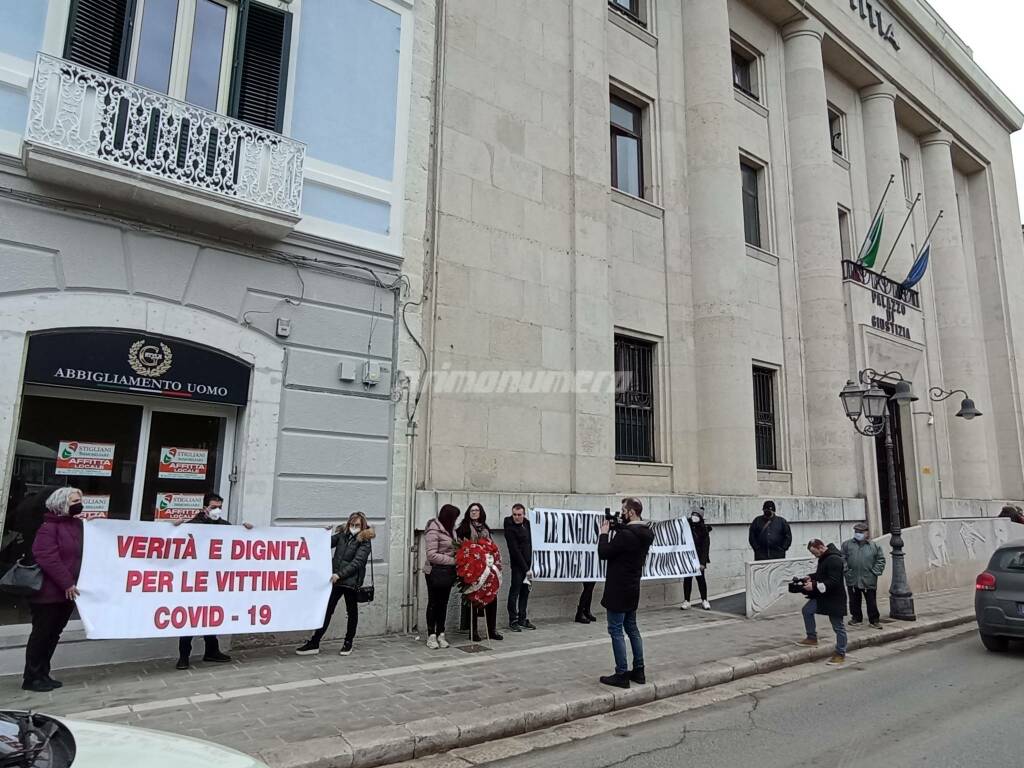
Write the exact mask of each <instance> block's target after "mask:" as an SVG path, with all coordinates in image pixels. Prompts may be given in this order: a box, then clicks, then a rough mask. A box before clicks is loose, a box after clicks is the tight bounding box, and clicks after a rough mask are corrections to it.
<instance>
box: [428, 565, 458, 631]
mask: <svg viewBox="0 0 1024 768" xmlns="http://www.w3.org/2000/svg"><path fill="white" fill-rule="evenodd" d="M434 567H435V568H436V567H437V566H434ZM433 575H434V574H433V571H431V572H430V573H428V574H425V578H426V580H427V634H428V635H441V634H444V626H445V624H446V623H447V622H448V599H449V598H450V597H451V594H452V585H451V584H437V583H435V581H434V579H432V578H431V576H433Z"/></svg>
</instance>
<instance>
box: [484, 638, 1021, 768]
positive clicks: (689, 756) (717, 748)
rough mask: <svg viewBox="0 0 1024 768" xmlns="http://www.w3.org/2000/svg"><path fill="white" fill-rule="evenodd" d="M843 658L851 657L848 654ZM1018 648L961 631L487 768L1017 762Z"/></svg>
mask: <svg viewBox="0 0 1024 768" xmlns="http://www.w3.org/2000/svg"><path fill="white" fill-rule="evenodd" d="M851 658H852V657H851ZM1022 692H1024V646H1020V645H1018V646H1017V647H1015V648H1014V649H1013V650H1011V652H1010V653H1008V654H1002V655H999V654H992V653H988V652H987V651H985V650H984V649H983V648H982V647H981V644H980V642H979V641H978V639H977V635H975V634H974V633H969V634H966V635H962V636H960V637H959V638H958V639H954V640H951V641H948V642H946V643H944V644H941V645H927V646H924V647H922V648H920V649H917V650H912V651H907V652H904V653H900V654H897V655H895V656H892V657H889V658H885V659H879V660H877V661H874V662H871V663H869V664H864V665H860V664H852V665H851V666H850V667H849V668H847V669H843V670H841V671H837V672H836V673H834V674H830V675H828V676H827V678H822V677H817V678H811V679H809V680H806V681H802V682H798V683H792V684H790V685H785V686H781V687H779V688H774V689H770V690H767V691H762V692H760V693H758V694H755V695H753V696H744V697H741V698H737V699H734V700H732V701H729V702H725V703H723V704H720V705H717V706H712V707H707V708H705V709H700V710H694V711H691V712H688V713H686V714H685V715H683V716H676V717H671V718H666V719H663V720H658V721H654V722H652V723H649V724H646V725H643V726H638V727H636V728H630V729H628V730H626V729H623V730H621V731H613V732H611V733H609V734H608V735H607V736H602V737H599V738H596V739H592V740H590V741H584V742H575V743H573V744H570V745H565V746H562V747H556V748H553V749H550V750H545V751H540V752H534V753H532V754H530V755H528V756H525V757H521V758H512V759H509V760H504V761H501V762H499V763H494V764H492V765H493V766H494V768H499V767H500V768H533V767H534V766H536V767H537V768H550V767H551V766H552V765H557V766H559V768H577V767H579V768H613V766H627V765H628V766H629V768H662V767H664V768H677V766H685V765H693V766H699V767H700V768H735V766H744V765H756V766H758V768H796V767H797V766H806V767H807V768H812V767H813V768H822V767H823V766H827V768H854V767H857V768H859V767H860V766H868V767H869V768H877V766H889V767H891V768H904V767H908V768H909V766H927V768H963V766H1009V765H1021V760H1022V758H1021V755H1022V754H1024V752H1022V747H1021V744H1022V743H1024V742H1022V738H1024V737H1022V736H1021V730H1022V724H1021V720H1022V714H1024V693H1022Z"/></svg>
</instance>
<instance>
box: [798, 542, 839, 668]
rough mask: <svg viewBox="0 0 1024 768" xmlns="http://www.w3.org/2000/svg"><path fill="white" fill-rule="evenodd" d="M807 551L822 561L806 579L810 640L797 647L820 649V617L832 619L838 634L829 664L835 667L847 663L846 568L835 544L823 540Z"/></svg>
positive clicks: (806, 610) (806, 638)
mask: <svg viewBox="0 0 1024 768" xmlns="http://www.w3.org/2000/svg"><path fill="white" fill-rule="evenodd" d="M807 549H808V550H809V551H810V553H811V554H812V555H814V556H815V557H816V558H818V569H817V570H816V571H815V572H814V573H813V574H811V575H810V576H808V577H807V578H806V579H804V592H806V593H807V598H808V599H807V604H806V605H804V607H803V614H804V628H805V629H806V630H807V637H805V638H804V639H803V640H801V641H799V642H798V643H797V645H805V646H812V647H813V646H817V645H818V631H817V627H816V626H815V620H814V617H815V615H816V614H819V613H820V614H821V615H822V616H828V619H829V621H830V622H831V623H832V630H833V631H834V632H835V633H836V652H835V653H834V654H833V655H832V658H831V659H829V660H828V663H829V664H830V665H832V666H834V667H836V666H840V665H841V664H843V663H844V662H845V661H846V625H845V624H844V623H843V619H844V618H845V617H846V584H845V582H844V580H843V571H844V570H845V569H846V564H845V562H844V561H843V556H842V554H841V553H840V552H839V550H838V549H836V547H835V545H834V544H829V545H828V546H826V545H825V542H823V541H822V540H821V539H811V541H810V543H809V544H808V545H807Z"/></svg>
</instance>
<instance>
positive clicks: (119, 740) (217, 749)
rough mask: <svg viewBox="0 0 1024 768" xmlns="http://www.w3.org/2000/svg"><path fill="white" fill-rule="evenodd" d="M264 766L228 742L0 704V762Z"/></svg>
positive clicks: (39, 766)
mask: <svg viewBox="0 0 1024 768" xmlns="http://www.w3.org/2000/svg"><path fill="white" fill-rule="evenodd" d="M132 765H140V766H141V765H144V766H146V768H211V766H216V767H217V768H267V766H266V764H265V763H261V762H260V761H259V760H256V759H255V758H252V757H250V756H249V755H246V754H243V753H241V752H237V751H235V750H233V749H228V748H227V747H222V746H219V745H217V744H211V743H210V742H208V741H200V740H199V739H193V738H190V737H188V736H176V735H174V734H171V733H161V732H159V731H151V730H149V729H147V728H135V727H133V726H127V725H109V724H107V723H95V722H90V721H88V720H67V719H64V718H56V717H51V716H49V715H40V714H29V713H28V712H17V711H2V710H0V768H71V766H74V768H112V767H113V766H132Z"/></svg>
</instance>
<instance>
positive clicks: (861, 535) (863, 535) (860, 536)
mask: <svg viewBox="0 0 1024 768" xmlns="http://www.w3.org/2000/svg"><path fill="white" fill-rule="evenodd" d="M867 537H868V535H867V534H866V533H862V532H861V531H857V532H856V533H855V534H853V538H854V539H855V540H857V541H864V539H866V538H867Z"/></svg>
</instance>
